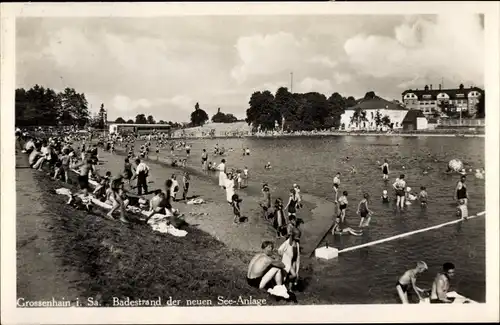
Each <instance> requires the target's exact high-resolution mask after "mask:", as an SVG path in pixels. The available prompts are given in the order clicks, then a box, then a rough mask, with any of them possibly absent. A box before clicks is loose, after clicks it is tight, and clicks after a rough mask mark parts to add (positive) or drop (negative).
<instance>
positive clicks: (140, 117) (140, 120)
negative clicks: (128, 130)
mask: <svg viewBox="0 0 500 325" xmlns="http://www.w3.org/2000/svg"><path fill="white" fill-rule="evenodd" d="M135 124H148V120H147V119H146V116H145V115H144V114H138V115H137V116H136V117H135Z"/></svg>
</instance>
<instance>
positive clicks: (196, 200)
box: [186, 198, 205, 204]
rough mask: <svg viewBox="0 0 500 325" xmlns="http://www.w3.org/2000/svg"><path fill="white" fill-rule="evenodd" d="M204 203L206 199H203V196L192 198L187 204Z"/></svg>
mask: <svg viewBox="0 0 500 325" xmlns="http://www.w3.org/2000/svg"><path fill="white" fill-rule="evenodd" d="M202 203H205V200H203V199H202V198H198V199H191V200H189V201H187V202H186V204H202Z"/></svg>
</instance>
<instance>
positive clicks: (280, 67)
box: [231, 32, 306, 84]
mask: <svg viewBox="0 0 500 325" xmlns="http://www.w3.org/2000/svg"><path fill="white" fill-rule="evenodd" d="M235 48H236V51H237V55H238V58H239V60H240V63H239V64H238V65H237V66H236V67H234V68H233V69H232V71H231V76H232V78H233V79H234V80H236V81H237V82H238V83H240V84H241V83H243V82H245V81H246V80H247V78H250V77H252V76H262V75H273V74H276V73H280V72H291V71H292V70H293V69H294V68H295V67H297V65H299V64H300V63H301V62H303V61H304V57H305V55H304V54H305V52H306V46H305V43H304V41H301V40H298V39H297V38H296V37H295V36H294V35H292V34H289V33H285V32H279V33H276V34H270V35H254V36H244V37H240V38H239V39H238V40H237V42H236V45H235Z"/></svg>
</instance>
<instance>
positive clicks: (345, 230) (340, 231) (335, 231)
mask: <svg viewBox="0 0 500 325" xmlns="http://www.w3.org/2000/svg"><path fill="white" fill-rule="evenodd" d="M344 234H348V235H352V236H362V235H363V230H355V229H353V228H351V227H344V226H343V224H342V223H341V222H340V217H339V216H337V217H336V218H335V224H334V225H333V228H332V235H344Z"/></svg>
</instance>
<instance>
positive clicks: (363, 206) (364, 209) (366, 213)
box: [357, 193, 373, 228]
mask: <svg viewBox="0 0 500 325" xmlns="http://www.w3.org/2000/svg"><path fill="white" fill-rule="evenodd" d="M369 197H370V196H369V195H368V193H365V194H363V199H362V200H361V201H360V202H359V204H358V212H357V214H358V215H359V216H360V217H361V221H360V222H359V227H360V228H361V227H367V226H368V225H369V224H370V219H371V217H370V215H371V214H373V212H372V211H371V210H370V209H368V198H369ZM365 220H366V222H365Z"/></svg>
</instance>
